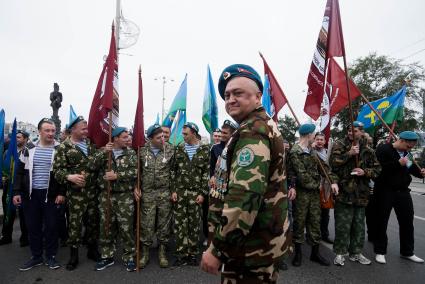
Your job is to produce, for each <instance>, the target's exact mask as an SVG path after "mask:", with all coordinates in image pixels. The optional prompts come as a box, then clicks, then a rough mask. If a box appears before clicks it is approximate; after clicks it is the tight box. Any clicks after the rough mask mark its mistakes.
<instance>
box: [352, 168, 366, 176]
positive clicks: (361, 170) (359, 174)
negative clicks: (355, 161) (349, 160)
mask: <svg viewBox="0 0 425 284" xmlns="http://www.w3.org/2000/svg"><path fill="white" fill-rule="evenodd" d="M352 172H356V175H357V176H360V177H361V176H364V175H365V172H364V170H363V169H361V168H354V169H353V170H352Z"/></svg>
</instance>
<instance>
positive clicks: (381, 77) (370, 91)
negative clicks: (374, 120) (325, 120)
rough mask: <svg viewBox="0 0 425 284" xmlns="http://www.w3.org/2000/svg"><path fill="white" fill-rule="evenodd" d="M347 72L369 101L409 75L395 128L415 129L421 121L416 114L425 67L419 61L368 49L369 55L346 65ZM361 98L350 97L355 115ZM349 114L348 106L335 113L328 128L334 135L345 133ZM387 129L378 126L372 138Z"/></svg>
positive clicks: (393, 88) (396, 86)
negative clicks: (404, 60)
mask: <svg viewBox="0 0 425 284" xmlns="http://www.w3.org/2000/svg"><path fill="white" fill-rule="evenodd" d="M349 74H350V76H351V78H352V79H353V81H354V82H355V83H356V85H357V87H358V88H359V89H360V91H361V92H362V94H363V95H365V96H366V98H367V99H368V100H369V101H375V100H378V99H380V98H383V97H388V96H390V95H392V94H394V93H395V92H396V91H398V90H399V89H400V88H401V87H402V86H403V84H405V79H406V78H407V77H408V78H410V80H411V81H410V85H409V87H408V89H407V96H406V101H405V109H404V121H403V123H401V124H399V125H397V127H396V128H395V131H396V132H399V131H403V130H407V129H409V130H412V129H415V130H418V129H420V128H421V126H422V123H421V121H422V120H420V119H418V117H419V112H418V108H417V107H416V108H414V107H413V106H418V105H420V106H422V93H423V92H424V91H425V89H423V88H422V87H421V86H420V85H421V83H423V82H424V81H425V69H424V67H423V66H421V65H420V64H419V63H411V64H403V62H402V61H401V60H396V59H393V58H390V57H388V56H385V55H377V54H376V53H371V54H369V55H368V56H365V57H361V58H358V59H356V60H355V61H354V63H353V64H352V65H351V66H350V68H349ZM363 103H364V102H363V101H362V99H361V98H357V99H355V100H354V101H353V103H352V105H353V112H354V119H356V117H357V113H358V110H359V109H360V107H361V106H362V105H363ZM349 121H350V117H349V110H348V107H347V108H345V109H344V110H343V111H341V112H340V113H338V114H337V115H336V116H335V117H334V120H333V129H332V130H331V133H332V136H333V137H334V138H343V137H345V135H346V133H347V127H348V125H349ZM386 133H387V130H386V129H383V126H379V127H377V129H376V131H375V135H374V136H375V137H374V138H375V139H374V140H375V141H377V140H378V139H380V138H382V137H383V136H385V135H386Z"/></svg>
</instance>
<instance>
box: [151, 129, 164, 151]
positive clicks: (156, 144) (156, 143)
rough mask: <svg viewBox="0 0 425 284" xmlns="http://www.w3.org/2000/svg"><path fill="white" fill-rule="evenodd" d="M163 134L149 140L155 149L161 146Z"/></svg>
mask: <svg viewBox="0 0 425 284" xmlns="http://www.w3.org/2000/svg"><path fill="white" fill-rule="evenodd" d="M163 141H164V139H163V132H160V133H157V134H155V135H154V136H152V138H151V143H152V145H153V146H154V147H155V148H161V147H162V146H163V144H162V143H163Z"/></svg>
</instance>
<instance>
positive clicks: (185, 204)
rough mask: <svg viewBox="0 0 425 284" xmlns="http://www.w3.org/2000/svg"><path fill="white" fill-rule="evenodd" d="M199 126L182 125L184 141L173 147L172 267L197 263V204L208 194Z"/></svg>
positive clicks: (204, 147)
mask: <svg viewBox="0 0 425 284" xmlns="http://www.w3.org/2000/svg"><path fill="white" fill-rule="evenodd" d="M198 132H199V128H198V126H197V125H196V124H195V123H192V122H188V123H186V124H185V125H184V127H183V138H184V143H181V144H179V145H178V146H177V147H176V149H175V154H174V166H173V170H172V180H173V182H174V183H173V190H172V191H173V193H172V200H173V201H174V202H176V207H175V212H174V213H175V224H174V230H175V237H176V256H177V259H176V261H175V263H174V265H175V266H180V265H185V264H189V265H198V260H197V257H198V254H199V237H200V231H201V228H200V221H201V204H202V202H203V201H204V196H205V195H206V194H208V180H209V157H210V155H209V154H210V151H209V150H210V149H209V145H202V144H201V143H200V136H199V134H198Z"/></svg>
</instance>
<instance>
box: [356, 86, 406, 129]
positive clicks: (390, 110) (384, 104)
mask: <svg viewBox="0 0 425 284" xmlns="http://www.w3.org/2000/svg"><path fill="white" fill-rule="evenodd" d="M406 92H407V87H406V86H403V88H401V89H400V90H399V91H397V92H396V93H395V94H394V95H392V96H390V97H387V98H382V99H379V100H376V101H373V102H371V103H370V104H371V105H372V106H373V108H374V109H375V110H376V111H377V112H378V113H379V114H380V115H381V116H382V118H383V119H384V121H385V122H386V123H387V124H391V123H393V122H394V121H401V120H403V114H404V111H403V110H404V98H405V97H406ZM357 120H358V121H360V122H362V123H363V124H364V129H365V130H367V131H373V130H374V129H375V127H376V126H378V125H381V121H380V120H379V118H378V117H377V116H376V114H375V113H374V112H373V110H372V109H371V108H370V107H369V106H368V105H363V106H362V108H361V109H360V112H359V115H358V116H357Z"/></svg>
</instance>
